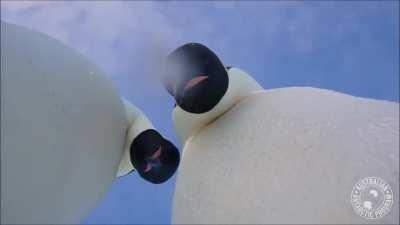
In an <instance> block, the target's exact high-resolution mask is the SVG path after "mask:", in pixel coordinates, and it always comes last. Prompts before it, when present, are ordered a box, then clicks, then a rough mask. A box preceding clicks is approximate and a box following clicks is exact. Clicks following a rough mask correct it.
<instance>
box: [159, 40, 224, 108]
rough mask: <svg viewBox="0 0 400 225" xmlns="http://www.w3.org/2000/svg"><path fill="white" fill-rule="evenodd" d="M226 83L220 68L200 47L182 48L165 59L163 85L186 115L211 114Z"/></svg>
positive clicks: (213, 58)
mask: <svg viewBox="0 0 400 225" xmlns="http://www.w3.org/2000/svg"><path fill="white" fill-rule="evenodd" d="M228 82H229V79H228V73H227V72H226V69H225V67H224V65H223V64H222V63H221V61H220V60H219V58H218V57H217V56H216V55H215V53H214V52H212V51H211V50H210V49H208V48H207V47H206V46H204V45H202V44H198V43H189V44H185V45H183V46H181V47H179V48H177V49H176V50H175V51H173V52H172V53H171V54H170V55H169V56H168V57H167V62H166V74H165V75H164V85H165V87H166V89H167V90H168V92H169V93H170V94H171V95H172V96H173V97H174V98H175V101H176V103H177V105H179V106H180V107H181V108H182V109H183V110H185V111H187V112H191V113H198V114H199V113H205V112H207V111H209V110H211V109H212V108H213V107H214V106H215V105H217V104H218V102H219V101H220V100H221V98H222V97H223V96H224V94H225V93H226V90H227V89H228Z"/></svg>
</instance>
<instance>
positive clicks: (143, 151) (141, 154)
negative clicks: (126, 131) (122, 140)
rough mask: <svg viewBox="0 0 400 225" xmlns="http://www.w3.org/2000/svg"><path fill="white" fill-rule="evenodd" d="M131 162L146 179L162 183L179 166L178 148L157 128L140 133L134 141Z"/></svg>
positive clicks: (131, 149)
mask: <svg viewBox="0 0 400 225" xmlns="http://www.w3.org/2000/svg"><path fill="white" fill-rule="evenodd" d="M130 151H131V162H132V165H133V167H134V168H135V169H136V170H137V171H138V173H139V175H140V176H141V177H142V178H144V179H145V180H147V181H149V182H151V183H154V184H160V183H163V182H165V181H167V180H168V179H169V178H170V177H172V175H174V173H175V171H176V170H177V168H178V165H179V161H180V155H179V151H178V149H177V148H176V147H175V146H174V145H173V144H172V143H171V142H169V141H168V140H166V139H164V138H163V137H162V136H161V135H160V134H159V133H158V132H157V131H156V130H152V129H149V130H146V131H143V132H142V133H140V134H139V135H138V136H137V137H136V138H135V139H134V140H133V142H132V145H131V148H130Z"/></svg>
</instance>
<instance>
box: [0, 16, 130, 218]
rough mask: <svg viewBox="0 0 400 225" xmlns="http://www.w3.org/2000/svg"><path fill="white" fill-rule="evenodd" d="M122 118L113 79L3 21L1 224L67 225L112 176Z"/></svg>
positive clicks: (43, 37) (94, 200)
mask: <svg viewBox="0 0 400 225" xmlns="http://www.w3.org/2000/svg"><path fill="white" fill-rule="evenodd" d="M126 126H127V122H126V116H125V109H124V106H123V104H122V101H121V99H120V98H119V96H118V94H117V92H116V90H115V88H114V86H113V85H112V83H111V81H110V80H109V79H107V78H106V76H105V75H104V73H103V72H102V71H101V70H99V68H98V67H97V66H95V65H94V64H92V63H90V62H89V61H88V60H87V59H86V58H85V57H83V56H82V55H81V54H79V53H78V52H77V51H75V50H73V49H71V48H69V47H67V46H65V45H64V44H62V43H60V42H59V41H57V40H55V39H52V38H50V37H48V36H47V35H44V34H41V33H38V32H34V31H31V30H29V29H26V28H23V27H19V26H16V25H12V24H6V23H3V22H2V23H1V223H2V224H23V223H28V224H59V223H61V224H71V223H79V221H80V219H81V218H82V217H83V216H85V215H86V214H87V213H88V212H89V210H90V209H92V208H93V207H94V206H95V204H96V203H97V202H98V201H99V199H100V198H101V197H102V196H103V194H105V192H106V190H107V189H108V187H109V185H110V184H111V182H112V181H113V179H114V177H115V174H116V173H117V169H118V164H119V161H120V158H121V154H122V150H123V145H124V139H125V133H126V132H125V130H126Z"/></svg>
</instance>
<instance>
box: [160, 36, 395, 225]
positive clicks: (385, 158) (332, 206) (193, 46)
mask: <svg viewBox="0 0 400 225" xmlns="http://www.w3.org/2000/svg"><path fill="white" fill-rule="evenodd" d="M165 71H166V78H164V79H165V86H166V88H167V90H168V92H169V93H170V94H171V95H172V96H173V97H174V99H175V102H176V107H175V108H174V109H173V115H172V117H173V122H174V127H175V131H176V133H177V134H178V136H179V137H180V140H181V142H182V144H183V149H182V158H181V164H180V170H179V172H178V175H177V181H176V186H175V194H174V201H173V209H172V223H173V224H349V223H351V224H368V223H377V222H378V223H384V224H398V223H399V219H398V218H399V207H398V205H399V204H398V203H399V195H398V194H396V193H398V192H396V190H398V188H399V160H398V159H399V138H398V137H399V105H398V103H395V102H388V101H380V100H373V99H366V98H359V97H354V96H351V95H347V94H342V93H338V92H335V91H331V90H324V89H319V88H310V87H288V88H278V89H269V90H263V88H262V86H261V85H260V84H259V83H257V82H256V81H255V80H254V79H253V78H252V77H251V76H250V75H249V74H247V73H246V72H244V71H242V70H241V69H239V68H235V67H226V66H224V64H223V63H222V62H221V61H220V60H219V58H218V57H217V56H216V54H215V53H213V52H212V51H211V50H210V49H209V48H207V47H206V46H204V45H202V44H197V43H189V44H185V45H183V46H181V47H179V48H177V49H176V50H175V51H173V52H172V53H171V54H170V55H169V56H168V58H167V60H166V70H165ZM199 171H200V172H199ZM366 177H379V178H381V179H383V180H385V181H386V182H387V184H388V185H389V186H390V187H391V190H393V195H391V194H390V193H391V192H390V191H389V192H386V194H385V192H383V190H384V189H380V191H379V194H378V195H376V193H375V192H374V193H373V194H369V193H368V191H367V190H368V189H365V190H366V191H365V192H364V193H365V194H363V195H362V197H360V198H357V195H356V194H354V193H355V192H352V190H354V189H353V187H356V186H355V185H356V184H357V183H358V182H359V181H360V180H363V179H364V178H366ZM375 180H377V179H375ZM387 187H388V186H387ZM387 193H389V194H387ZM386 196H388V197H387V199H389V200H388V201H386V200H385V198H386ZM371 199H373V200H371ZM357 203H359V204H357ZM364 203H366V204H364ZM360 205H361V206H363V207H364V209H365V210H362V208H363V207H360ZM368 207H369V208H368ZM371 209H374V210H375V212H376V213H378V214H379V215H380V216H381V218H380V219H379V220H372V219H371V220H369V219H366V218H364V217H365V212H367V213H371V212H372V211H371ZM368 210H370V211H368Z"/></svg>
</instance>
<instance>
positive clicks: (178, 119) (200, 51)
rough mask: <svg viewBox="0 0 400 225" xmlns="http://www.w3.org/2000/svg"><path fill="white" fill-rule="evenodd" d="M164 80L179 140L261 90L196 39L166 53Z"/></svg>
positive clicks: (183, 140) (246, 76)
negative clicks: (170, 98)
mask: <svg viewBox="0 0 400 225" xmlns="http://www.w3.org/2000/svg"><path fill="white" fill-rule="evenodd" d="M164 84H165V87H166V89H167V90H168V92H169V93H170V94H171V95H172V96H173V97H174V99H175V101H176V105H175V107H174V109H173V113H172V119H173V123H174V127H175V131H176V133H177V135H178V137H179V138H180V140H181V142H182V143H183V144H184V143H185V142H186V141H187V140H188V139H189V138H190V137H192V136H193V135H195V134H196V133H197V132H198V131H199V130H200V129H201V128H203V127H204V126H206V125H207V124H209V123H211V122H212V121H214V120H215V119H216V118H218V117H219V116H221V115H222V114H224V113H225V112H227V111H228V110H229V109H230V108H232V107H233V106H234V105H236V104H237V103H238V102H240V101H241V100H242V99H244V98H246V97H247V96H248V95H250V94H251V93H255V92H258V91H261V90H263V87H262V86H261V85H260V84H259V83H258V82H257V81H256V80H255V79H253V78H252V77H251V76H250V75H249V74H247V73H246V72H244V71H243V70H241V69H239V68H236V67H231V66H224V65H223V63H222V62H221V61H220V59H219V58H218V57H217V56H216V55H215V53H214V52H213V51H211V50H210V49H209V48H207V47H206V46H204V45H202V44H199V43H188V44H185V45H183V46H181V47H179V48H177V49H176V50H175V51H173V52H172V53H171V54H170V55H169V56H168V58H167V63H166V75H165V77H164Z"/></svg>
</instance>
